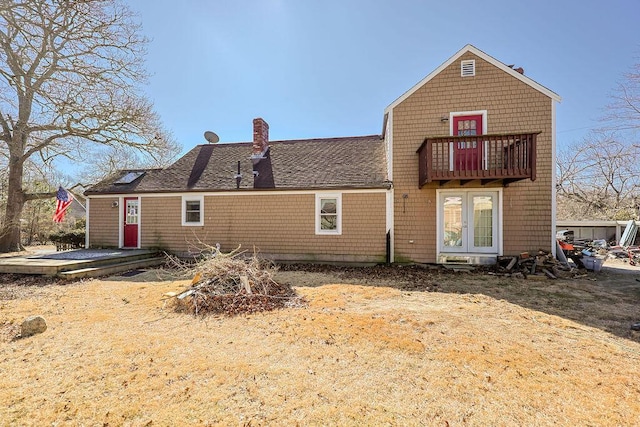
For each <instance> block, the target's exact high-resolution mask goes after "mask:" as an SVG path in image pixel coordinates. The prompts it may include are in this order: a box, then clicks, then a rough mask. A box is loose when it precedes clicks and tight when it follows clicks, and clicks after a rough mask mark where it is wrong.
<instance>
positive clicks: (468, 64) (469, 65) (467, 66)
mask: <svg viewBox="0 0 640 427" xmlns="http://www.w3.org/2000/svg"><path fill="white" fill-rule="evenodd" d="M460 75H461V76H462V77H473V76H475V75H476V61H475V59H469V60H467V61H461V62H460Z"/></svg>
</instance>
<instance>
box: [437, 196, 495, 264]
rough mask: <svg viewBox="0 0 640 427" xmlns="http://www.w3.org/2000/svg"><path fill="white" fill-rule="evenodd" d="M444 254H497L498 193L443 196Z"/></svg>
mask: <svg viewBox="0 0 640 427" xmlns="http://www.w3.org/2000/svg"><path fill="white" fill-rule="evenodd" d="M439 215H440V221H439V224H440V227H441V228H440V230H439V233H438V234H439V239H440V248H439V250H440V251H442V252H461V253H497V252H498V192H497V191H461V192H455V193H454V192H446V193H444V192H443V193H441V194H440V211H439Z"/></svg>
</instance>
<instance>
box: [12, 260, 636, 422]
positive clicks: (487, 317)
mask: <svg viewBox="0 0 640 427" xmlns="http://www.w3.org/2000/svg"><path fill="white" fill-rule="evenodd" d="M311 270H312V271H310V272H305V271H303V270H302V269H300V268H295V269H293V268H291V269H286V270H284V269H283V271H280V272H279V273H278V274H277V275H276V280H286V281H288V282H289V283H290V284H291V285H293V286H295V287H296V289H297V290H298V291H299V292H300V293H301V294H302V295H303V296H304V297H305V298H306V299H307V300H308V301H309V306H308V307H307V308H296V309H285V310H278V311H275V312H269V313H260V314H256V315H251V316H239V317H233V318H227V317H205V318H197V317H193V316H189V315H184V314H178V313H175V312H173V311H171V310H169V309H168V308H167V307H165V301H164V300H163V297H162V296H163V294H164V293H166V292H169V291H179V290H181V289H185V287H186V286H188V285H189V283H190V282H189V281H182V280H172V279H166V278H165V276H164V274H159V273H154V272H145V273H143V274H139V275H136V276H134V277H130V278H121V277H119V276H114V277H112V278H104V279H101V280H90V281H84V282H78V283H73V284H65V285H62V284H55V283H50V284H47V285H46V286H22V285H19V284H4V285H2V286H1V288H2V289H4V290H5V291H6V292H12V291H15V292H20V296H19V297H18V298H12V299H3V300H0V325H5V324H6V325H10V324H13V325H15V324H17V323H18V322H20V321H21V320H22V319H23V318H24V317H26V316H28V315H31V314H40V315H43V316H44V317H45V318H46V319H47V323H48V325H49V328H48V329H47V331H46V332H45V333H43V334H40V335H37V336H34V337H31V338H28V339H24V340H18V341H5V342H3V343H2V344H1V345H0V400H1V401H2V402H3V405H1V406H0V420H2V422H3V423H6V424H7V425H29V424H31V425H45V424H58V425H83V424H90V425H94V424H103V425H106V424H108V425H148V424H153V425H176V424H193V425H249V424H250V425H272V424H279V425H282V424H286V425H289V424H301V425H372V424H375V425H381V424H383V425H384V424H390V425H421V424H422V425H424V424H426V425H447V424H448V425H496V424H499V425H567V426H569V425H571V426H573V425H639V424H640V402H638V399H637V396H638V393H640V379H639V378H638V375H637V366H638V363H639V362H640V343H638V342H637V340H635V339H634V338H633V337H631V336H626V337H625V334H627V335H628V325H626V329H627V331H626V332H625V331H624V327H623V325H625V322H627V320H625V319H626V318H627V317H629V318H631V317H633V316H632V315H631V313H632V312H635V313H636V314H635V316H638V311H637V307H638V296H637V292H638V287H640V282H636V281H635V278H636V277H635V276H634V275H633V274H626V275H623V274H618V273H616V272H609V271H606V272H603V273H600V275H596V274H591V275H589V276H588V277H586V278H584V279H581V280H579V281H566V280H565V281H552V280H544V281H524V280H514V279H505V278H497V277H492V276H488V275H486V274H468V273H451V272H442V271H440V270H439V269H436V270H431V269H424V268H421V267H392V268H386V269H385V268H382V267H378V268H375V269H332V268H329V267H314V268H312V269H311ZM278 275H279V276H278ZM636 283H637V285H638V286H636V285H635V284H636ZM302 284H304V286H301V285H302ZM15 288H21V289H17V290H15ZM23 289H27V290H29V291H32V292H26V293H22V292H23ZM632 308H633V309H632ZM601 312H602V313H606V314H602V313H601ZM625 313H626V314H625ZM572 316H575V317H576V319H574V318H572ZM609 329H611V330H609Z"/></svg>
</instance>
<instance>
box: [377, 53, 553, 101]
mask: <svg viewBox="0 0 640 427" xmlns="http://www.w3.org/2000/svg"><path fill="white" fill-rule="evenodd" d="M467 52H471V53H473V54H474V55H476V56H477V57H479V58H481V59H484V60H485V61H487V62H488V63H490V64H492V65H494V66H496V67H498V68H499V69H500V70H502V71H504V72H505V73H507V74H509V75H511V76H512V77H515V78H516V79H518V80H520V81H521V82H523V83H525V84H527V85H529V86H531V87H532V88H534V89H536V90H537V91H539V92H542V93H543V94H545V95H547V96H548V97H549V98H551V99H553V100H554V101H557V102H561V101H562V98H561V97H560V95H558V94H557V93H555V92H553V91H552V90H550V89H547V88H546V87H544V86H542V85H541V84H540V83H538V82H536V81H535V80H533V79H531V78H529V77H527V76H525V75H524V74H520V73H519V72H517V71H515V70H513V69H511V68H509V67H508V66H507V65H506V64H504V63H502V62H500V61H498V60H497V59H495V58H494V57H492V56H490V55H487V54H486V53H484V52H483V51H481V50H480V49H478V48H476V47H475V46H473V45H470V44H468V45H466V46H465V47H463V48H462V49H460V50H459V51H458V52H456V53H455V54H454V55H453V56H452V57H451V58H449V59H447V60H446V61H445V62H444V63H442V65H440V66H439V67H438V68H436V69H435V70H433V71H432V72H431V73H429V75H427V76H426V77H425V78H423V79H422V80H420V81H419V82H418V83H417V84H415V85H414V86H413V87H411V88H410V89H409V90H408V91H406V92H405V93H403V94H402V95H401V96H400V97H399V98H397V99H396V100H395V101H393V102H392V103H391V104H389V106H388V107H387V108H385V110H384V112H385V113H388V112H389V111H391V110H393V109H394V108H395V107H396V106H397V105H398V104H400V103H401V102H402V101H404V100H405V99H407V98H408V97H410V96H411V95H413V93H414V92H415V91H417V90H418V89H420V88H421V87H422V86H423V85H424V84H426V83H427V82H429V81H430V80H431V79H433V78H434V77H435V76H437V75H438V74H440V72H441V71H442V70H444V69H445V68H447V67H448V66H449V65H451V64H453V63H454V62H455V61H457V60H458V59H459V58H460V57H461V56H462V55H464V54H465V53H467Z"/></svg>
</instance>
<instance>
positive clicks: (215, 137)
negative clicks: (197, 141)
mask: <svg viewBox="0 0 640 427" xmlns="http://www.w3.org/2000/svg"><path fill="white" fill-rule="evenodd" d="M204 139H206V140H207V141H209V143H210V144H215V143H216V142H218V141H220V137H219V136H218V135H216V133H215V132H211V131H210V130H208V131H206V132H205V133H204Z"/></svg>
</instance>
